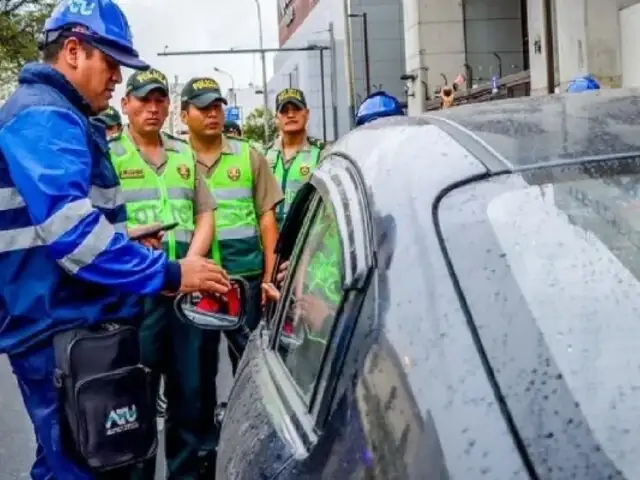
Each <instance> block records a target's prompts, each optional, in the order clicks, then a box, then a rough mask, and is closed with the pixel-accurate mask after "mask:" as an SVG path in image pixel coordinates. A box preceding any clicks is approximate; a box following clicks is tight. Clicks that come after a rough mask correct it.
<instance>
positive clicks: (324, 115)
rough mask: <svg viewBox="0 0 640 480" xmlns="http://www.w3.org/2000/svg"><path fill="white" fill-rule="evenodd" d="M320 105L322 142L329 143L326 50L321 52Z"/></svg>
mask: <svg viewBox="0 0 640 480" xmlns="http://www.w3.org/2000/svg"><path fill="white" fill-rule="evenodd" d="M318 53H320V103H321V105H322V141H323V142H326V141H327V101H326V99H325V91H324V90H325V89H324V50H320V52H318Z"/></svg>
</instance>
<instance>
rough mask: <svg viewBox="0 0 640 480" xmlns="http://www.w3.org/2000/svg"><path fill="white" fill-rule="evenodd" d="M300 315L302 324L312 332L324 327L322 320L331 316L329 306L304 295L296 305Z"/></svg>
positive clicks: (315, 298) (316, 298) (313, 297)
mask: <svg viewBox="0 0 640 480" xmlns="http://www.w3.org/2000/svg"><path fill="white" fill-rule="evenodd" d="M296 307H297V308H298V309H299V310H300V312H301V313H302V319H303V320H304V323H306V324H307V326H308V327H309V328H310V329H311V330H312V331H314V332H319V331H320V330H322V327H323V326H324V320H325V318H327V317H328V316H329V315H331V309H330V308H329V305H327V304H326V302H324V301H323V300H321V299H320V298H318V297H315V296H313V295H304V296H302V297H301V298H300V299H299V300H298V302H297V303H296Z"/></svg>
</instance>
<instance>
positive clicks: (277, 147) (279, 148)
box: [269, 137, 324, 168]
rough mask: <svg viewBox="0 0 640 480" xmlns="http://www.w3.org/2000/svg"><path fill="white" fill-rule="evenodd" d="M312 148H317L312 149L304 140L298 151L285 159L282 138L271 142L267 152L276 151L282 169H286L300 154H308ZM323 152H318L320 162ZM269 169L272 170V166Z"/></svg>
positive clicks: (307, 141)
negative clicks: (280, 159) (280, 160)
mask: <svg viewBox="0 0 640 480" xmlns="http://www.w3.org/2000/svg"><path fill="white" fill-rule="evenodd" d="M312 148H317V147H314V146H313V145H311V143H309V140H307V139H306V138H305V140H304V143H303V144H302V145H301V146H300V148H299V149H298V151H297V152H296V153H295V154H293V155H291V156H290V157H289V158H287V157H285V155H284V148H282V137H278V138H277V139H276V140H275V142H273V145H271V147H269V150H275V151H277V152H278V155H279V156H280V158H282V161H283V163H284V167H285V168H288V167H289V166H290V165H291V164H292V163H293V161H294V160H295V159H296V157H297V156H298V155H299V154H300V153H304V152H310V151H311V149H312ZM323 152H324V149H322V150H320V156H319V157H318V158H319V160H322V157H323ZM318 163H320V161H318ZM271 167H272V168H273V165H271Z"/></svg>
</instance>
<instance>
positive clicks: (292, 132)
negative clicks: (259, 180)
mask: <svg viewBox="0 0 640 480" xmlns="http://www.w3.org/2000/svg"><path fill="white" fill-rule="evenodd" d="M276 120H277V123H278V129H279V131H280V135H279V137H278V138H277V139H276V141H275V142H274V143H273V144H272V145H270V146H268V147H267V148H266V156H267V160H269V163H270V164H271V166H272V169H273V173H274V174H275V176H276V178H277V179H278V182H279V183H280V185H281V186H282V191H283V192H284V197H285V198H284V202H282V204H280V205H279V206H278V209H277V210H276V218H277V220H278V223H279V225H280V226H282V222H283V221H284V218H285V216H286V214H287V212H288V211H289V207H290V206H291V202H292V201H293V199H294V198H295V195H296V193H297V192H298V189H299V188H300V187H301V186H302V185H303V184H304V183H305V182H306V181H307V180H308V179H309V176H310V175H311V172H312V171H313V170H314V169H315V168H316V167H317V166H318V163H319V162H320V157H321V154H322V150H323V149H324V144H322V143H321V142H320V141H319V140H317V139H313V138H311V137H309V136H307V123H308V121H309V109H308V107H307V100H306V98H305V95H304V93H303V92H302V90H299V89H297V88H286V89H284V90H282V91H281V92H280V93H278V95H277V96H276Z"/></svg>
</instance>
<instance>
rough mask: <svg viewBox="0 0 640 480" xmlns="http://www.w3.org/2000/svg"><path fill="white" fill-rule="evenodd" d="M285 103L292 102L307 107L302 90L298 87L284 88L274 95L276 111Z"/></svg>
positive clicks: (300, 106)
mask: <svg viewBox="0 0 640 480" xmlns="http://www.w3.org/2000/svg"><path fill="white" fill-rule="evenodd" d="M287 103H293V104H294V105H296V106H297V107H299V108H307V99H306V98H305V96H304V92H303V91H302V90H300V89H298V88H285V89H284V90H282V91H281V92H280V93H278V95H277V96H276V112H279V111H280V110H282V107H284V106H285V105H286V104H287Z"/></svg>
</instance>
